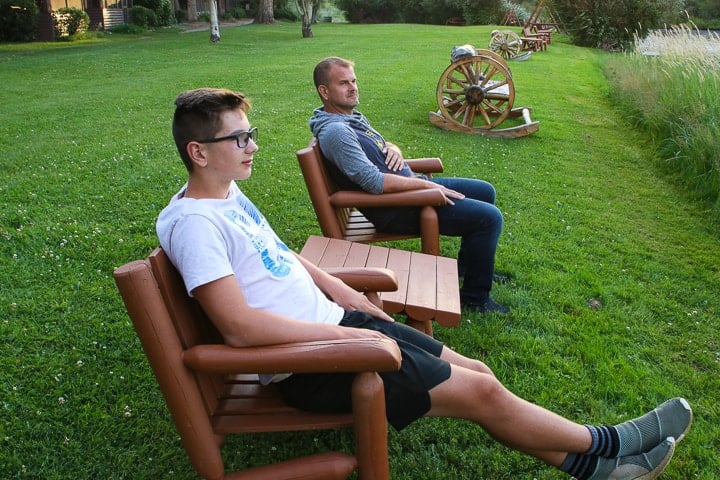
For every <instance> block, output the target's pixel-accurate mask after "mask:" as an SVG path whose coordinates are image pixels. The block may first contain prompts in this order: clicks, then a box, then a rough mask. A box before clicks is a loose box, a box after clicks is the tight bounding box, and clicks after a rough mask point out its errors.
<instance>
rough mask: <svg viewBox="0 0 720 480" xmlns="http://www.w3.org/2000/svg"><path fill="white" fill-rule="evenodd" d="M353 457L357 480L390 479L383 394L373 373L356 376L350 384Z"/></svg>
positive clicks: (377, 377) (380, 382) (381, 384)
mask: <svg viewBox="0 0 720 480" xmlns="http://www.w3.org/2000/svg"><path fill="white" fill-rule="evenodd" d="M352 399H353V418H354V429H355V456H356V457H357V459H358V478H359V480H389V479H390V463H389V460H388V443H387V435H388V432H387V430H388V426H387V418H386V416H385V391H384V388H383V382H382V379H381V378H380V375H378V374H377V373H376V372H365V373H358V374H357V375H356V377H355V381H354V382H353V390H352Z"/></svg>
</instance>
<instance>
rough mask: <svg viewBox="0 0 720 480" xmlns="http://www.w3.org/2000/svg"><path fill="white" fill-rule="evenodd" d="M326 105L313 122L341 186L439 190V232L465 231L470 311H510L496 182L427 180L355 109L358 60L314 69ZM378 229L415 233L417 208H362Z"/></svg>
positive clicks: (462, 263)
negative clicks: (501, 269) (496, 292)
mask: <svg viewBox="0 0 720 480" xmlns="http://www.w3.org/2000/svg"><path fill="white" fill-rule="evenodd" d="M313 78H314V81H315V87H316V88H317V91H318V94H319V95H320V99H321V100H322V102H323V106H322V107H320V108H317V109H315V111H314V112H313V115H312V118H310V129H311V130H312V133H313V135H314V136H315V137H316V138H317V140H318V143H319V145H320V149H321V150H322V152H323V155H324V156H325V158H326V159H327V160H328V161H329V162H330V165H328V169H329V171H330V174H331V175H332V176H333V178H334V180H335V181H336V182H337V183H338V184H339V185H340V187H341V188H343V189H350V190H364V191H366V192H369V193H376V194H379V193H392V192H400V191H406V190H418V189H426V188H432V189H437V190H440V191H441V192H442V193H443V195H444V196H445V199H446V205H444V206H441V207H436V210H437V215H438V222H439V226H440V234H442V235H451V236H459V237H461V240H460V250H459V252H458V267H459V271H460V274H461V275H462V276H463V283H462V287H461V289H460V301H461V303H462V305H463V307H464V308H465V309H466V310H471V311H478V312H482V313H486V312H498V313H508V312H509V309H508V308H507V307H506V306H504V305H502V304H500V303H498V302H496V301H495V300H494V299H493V298H492V297H491V296H490V290H491V288H492V281H493V276H494V271H495V251H496V250H497V245H498V239H499V237H500V232H501V231H502V226H503V217H502V213H501V212H500V210H499V209H498V208H497V207H496V206H495V188H494V187H493V186H492V185H491V184H490V183H488V182H485V181H483V180H476V179H469V178H433V179H430V180H429V179H427V178H425V177H423V176H418V175H416V174H414V173H413V172H412V171H411V170H410V168H409V167H408V166H407V165H406V164H405V162H404V161H403V155H402V152H401V151H400V148H398V147H397V146H396V145H394V144H392V143H390V142H388V141H386V140H385V139H384V138H383V136H382V135H381V134H380V133H379V132H378V131H377V130H375V129H374V128H372V126H371V125H370V122H369V121H368V119H367V118H365V116H364V115H363V114H362V113H360V112H358V111H357V110H355V107H356V106H357V105H358V103H359V102H360V99H359V98H360V97H359V93H358V85H357V79H356V77H355V71H354V68H353V63H352V62H350V61H349V60H344V59H342V58H338V57H330V58H326V59H325V60H323V61H321V62H320V63H318V64H317V65H316V66H315V71H314V73H313ZM361 211H362V213H363V214H364V215H365V216H366V217H367V218H368V220H370V221H371V222H372V223H373V224H374V225H375V228H377V229H378V230H379V231H383V232H390V233H417V232H419V231H420V219H419V218H420V209H419V208H416V207H397V208H391V207H383V208H362V209H361Z"/></svg>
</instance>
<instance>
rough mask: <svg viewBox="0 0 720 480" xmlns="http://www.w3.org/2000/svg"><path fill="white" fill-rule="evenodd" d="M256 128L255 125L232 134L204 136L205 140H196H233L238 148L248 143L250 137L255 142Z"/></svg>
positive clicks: (199, 141)
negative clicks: (215, 136)
mask: <svg viewBox="0 0 720 480" xmlns="http://www.w3.org/2000/svg"><path fill="white" fill-rule="evenodd" d="M257 136H258V130H257V127H253V128H251V129H250V130H243V131H242V132H236V133H233V134H232V135H226V136H224V137H217V138H206V139H205V140H197V142H198V143H217V142H222V141H225V140H235V143H237V146H238V148H245V147H247V146H248V143H250V139H252V141H253V142H254V143H257Z"/></svg>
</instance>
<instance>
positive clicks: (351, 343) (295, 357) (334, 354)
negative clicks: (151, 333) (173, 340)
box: [183, 338, 401, 374]
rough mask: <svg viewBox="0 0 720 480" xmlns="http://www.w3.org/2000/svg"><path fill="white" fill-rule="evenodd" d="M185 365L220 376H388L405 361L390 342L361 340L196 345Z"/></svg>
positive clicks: (187, 351)
mask: <svg viewBox="0 0 720 480" xmlns="http://www.w3.org/2000/svg"><path fill="white" fill-rule="evenodd" d="M183 362H184V363H185V365H186V366H187V367H188V368H191V369H193V370H197V371H200V372H207V373H217V374H239V373H270V374H272V373H278V372H293V373H312V372H314V373H323V372H388V371H395V370H398V369H399V368H400V362H401V357H400V349H399V348H398V346H397V344H396V343H395V342H394V341H393V340H390V339H389V338H357V339H350V340H325V341H317V342H298V343H287V344H282V345H268V346H264V347H243V348H237V347H230V346H228V345H219V344H217V345H196V346H194V347H192V348H189V349H188V350H185V352H183Z"/></svg>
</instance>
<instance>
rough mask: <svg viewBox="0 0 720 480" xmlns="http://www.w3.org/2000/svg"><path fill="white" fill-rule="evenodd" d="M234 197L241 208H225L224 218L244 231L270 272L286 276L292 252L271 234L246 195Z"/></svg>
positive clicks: (261, 215) (277, 275) (261, 216)
mask: <svg viewBox="0 0 720 480" xmlns="http://www.w3.org/2000/svg"><path fill="white" fill-rule="evenodd" d="M235 198H236V199H237V203H238V205H239V207H240V209H241V210H227V211H225V212H224V215H225V218H227V219H228V220H230V221H231V222H232V223H233V224H234V225H236V226H237V227H238V228H240V229H241V230H242V231H243V233H245V236H246V237H247V238H248V239H249V240H250V243H251V244H252V246H253V247H254V248H255V250H256V251H257V252H258V253H259V254H260V258H262V262H263V265H264V266H265V269H266V270H267V271H268V272H270V274H272V275H273V276H274V277H286V276H287V275H288V274H289V273H290V266H289V264H291V263H293V262H294V261H295V260H294V256H293V255H292V252H291V251H290V249H289V248H288V247H287V246H286V245H285V244H284V243H283V242H281V241H280V240H279V239H278V238H277V237H276V236H275V235H274V234H273V232H272V229H271V228H270V226H269V224H268V222H267V220H266V219H265V217H264V216H263V214H262V213H260V210H258V209H257V207H256V206H255V205H253V203H252V202H251V201H250V200H248V199H247V197H245V196H243V195H238V196H237V197H235ZM271 242H272V243H271Z"/></svg>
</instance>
